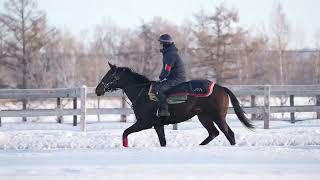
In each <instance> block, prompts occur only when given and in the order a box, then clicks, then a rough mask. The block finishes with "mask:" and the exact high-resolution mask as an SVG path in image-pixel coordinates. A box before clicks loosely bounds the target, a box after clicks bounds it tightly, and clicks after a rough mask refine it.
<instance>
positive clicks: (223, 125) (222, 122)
mask: <svg viewBox="0 0 320 180" xmlns="http://www.w3.org/2000/svg"><path fill="white" fill-rule="evenodd" d="M214 122H215V123H216V124H217V125H218V127H219V129H220V130H221V132H223V134H224V135H225V136H226V138H227V139H228V141H229V142H230V144H231V145H235V144H236V140H235V138H234V133H233V131H232V130H231V128H230V127H229V126H228V124H227V122H226V118H225V117H221V118H217V119H214Z"/></svg>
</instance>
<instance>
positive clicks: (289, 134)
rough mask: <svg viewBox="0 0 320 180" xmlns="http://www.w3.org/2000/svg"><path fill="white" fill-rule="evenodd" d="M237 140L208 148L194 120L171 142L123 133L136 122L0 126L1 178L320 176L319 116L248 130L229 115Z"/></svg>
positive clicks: (183, 125) (146, 133) (168, 132)
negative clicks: (124, 137)
mask: <svg viewBox="0 0 320 180" xmlns="http://www.w3.org/2000/svg"><path fill="white" fill-rule="evenodd" d="M228 123H229V125H230V126H231V128H232V129H233V131H234V132H235V136H236V141H237V145H236V146H230V145H229V143H228V141H227V140H226V138H225V137H224V135H222V134H220V135H219V136H218V137H217V138H215V139H214V140H213V141H212V142H211V143H210V144H209V145H207V146H199V145H198V144H199V143H200V142H201V141H202V140H203V139H204V138H206V136H207V132H206V130H205V129H204V128H203V127H201V125H200V123H199V122H197V121H192V122H185V123H181V124H179V130H178V131H174V130H171V126H167V127H166V138H167V147H165V148H162V147H160V145H159V142H158V138H157V136H156V133H155V131H154V130H152V129H150V130H145V131H142V132H139V133H135V134H132V135H130V136H129V146H130V147H129V148H123V147H122V146H121V135H122V132H123V130H125V128H127V127H129V126H130V125H131V123H116V122H101V123H89V124H88V125H87V132H86V133H83V132H80V131H79V127H73V126H71V125H70V124H56V123H47V122H46V123H40V122H27V123H3V126H2V127H1V128H0V179H1V180H2V179H24V180H25V179H166V180H167V179H178V178H184V179H236V178H241V179H249V180H250V179H268V180H270V179H281V180H283V179H290V180H292V179H308V180H309V179H320V171H319V170H320V120H307V121H301V122H297V123H296V124H290V123H288V122H283V121H282V122H281V121H276V122H271V123H270V125H271V129H269V130H264V129H262V122H256V123H255V124H256V126H257V129H256V130H255V131H249V130H247V129H245V128H244V127H242V125H241V124H240V123H239V121H238V120H230V119H229V120H228Z"/></svg>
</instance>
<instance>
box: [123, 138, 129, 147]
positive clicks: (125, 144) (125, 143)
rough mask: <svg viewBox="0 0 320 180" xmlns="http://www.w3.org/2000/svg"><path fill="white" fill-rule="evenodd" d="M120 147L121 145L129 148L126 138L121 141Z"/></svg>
mask: <svg viewBox="0 0 320 180" xmlns="http://www.w3.org/2000/svg"><path fill="white" fill-rule="evenodd" d="M122 145H123V147H129V145H128V138H127V137H126V138H123V139H122Z"/></svg>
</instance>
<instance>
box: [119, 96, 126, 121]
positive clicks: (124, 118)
mask: <svg viewBox="0 0 320 180" xmlns="http://www.w3.org/2000/svg"><path fill="white" fill-rule="evenodd" d="M121 108H126V97H125V95H124V92H123V91H122V98H121ZM120 122H127V115H125V114H121V119H120Z"/></svg>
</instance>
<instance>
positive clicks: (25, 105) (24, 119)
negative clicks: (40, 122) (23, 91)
mask: <svg viewBox="0 0 320 180" xmlns="http://www.w3.org/2000/svg"><path fill="white" fill-rule="evenodd" d="M22 109H23V110H26V109H27V99H22ZM22 121H23V122H27V117H25V116H23V117H22Z"/></svg>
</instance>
